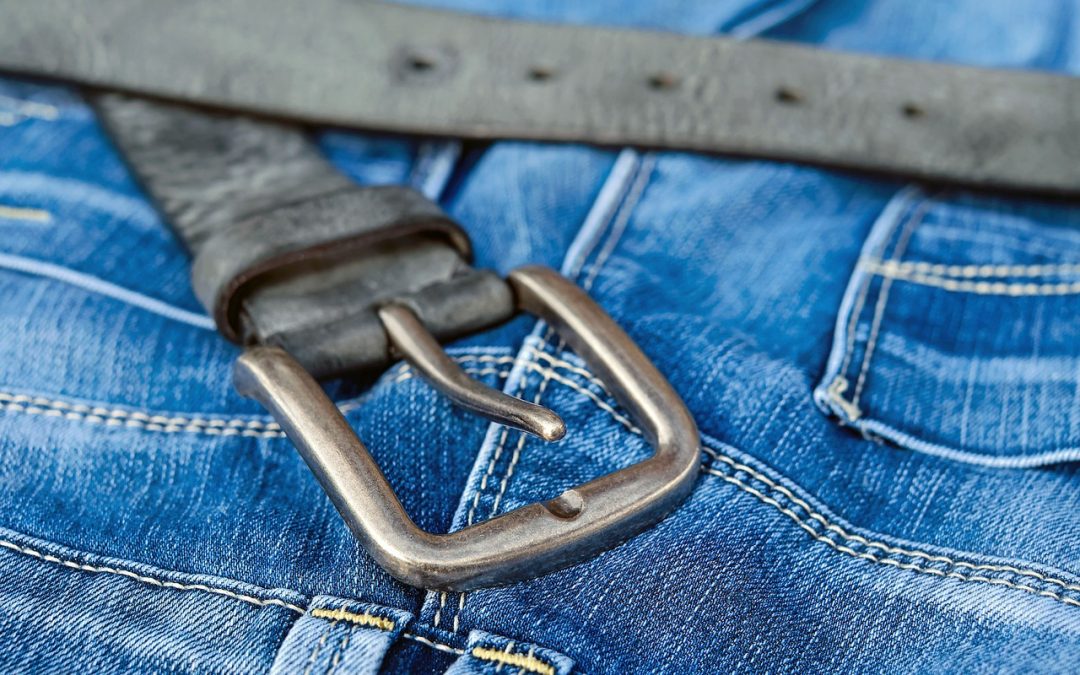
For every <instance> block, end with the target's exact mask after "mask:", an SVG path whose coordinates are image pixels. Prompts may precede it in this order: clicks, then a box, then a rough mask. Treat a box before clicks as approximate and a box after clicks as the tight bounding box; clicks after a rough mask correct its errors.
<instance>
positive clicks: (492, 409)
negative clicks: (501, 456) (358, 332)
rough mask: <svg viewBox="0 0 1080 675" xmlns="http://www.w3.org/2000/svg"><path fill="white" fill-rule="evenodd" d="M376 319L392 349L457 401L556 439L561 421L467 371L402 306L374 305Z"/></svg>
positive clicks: (560, 432) (560, 434)
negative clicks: (470, 374) (475, 378)
mask: <svg viewBox="0 0 1080 675" xmlns="http://www.w3.org/2000/svg"><path fill="white" fill-rule="evenodd" d="M379 319H380V320H381V321H382V325H383V328H385V329H386V334H387V336H389V338H390V344H391V345H393V347H394V349H395V350H397V351H398V352H400V353H401V355H402V356H404V357H405V360H406V361H408V362H409V365H411V366H412V367H413V368H414V369H415V370H416V372H418V373H420V375H421V376H422V377H423V378H424V379H426V380H427V381H428V382H429V383H430V384H431V386H433V387H434V388H435V389H437V390H438V391H440V392H442V394H443V395H445V396H446V397H447V398H449V399H450V400H451V401H453V402H454V403H456V404H457V405H459V406H461V407H462V408H464V409H466V410H469V411H471V412H474V413H476V414H478V415H481V416H482V417H486V418H487V419H489V420H491V421H493V422H498V423H499V424H505V425H506V426H508V427H513V428H514V429H519V430H521V431H527V432H528V433H530V434H533V435H534V436H539V437H540V438H542V439H544V440H545V441H557V440H559V439H560V438H562V437H563V436H564V435H565V434H566V423H565V422H563V420H562V418H561V417H559V416H558V415H557V414H555V413H554V412H552V411H551V410H550V409H548V408H545V407H544V406H541V405H537V404H535V403H529V402H528V401H522V400H521V399H520V398H516V397H514V396H510V395H509V394H504V393H503V392H501V391H498V390H495V389H492V388H491V387H488V386H486V385H483V384H481V383H479V382H477V381H476V380H474V379H472V378H471V377H469V376H468V375H466V374H465V371H464V370H462V369H461V367H460V366H458V364H456V363H454V360H453V359H451V358H450V357H449V356H447V355H446V352H444V351H443V349H442V346H440V345H439V342H438V340H436V339H435V336H433V335H432V334H431V333H430V332H428V330H427V328H425V327H424V324H423V322H421V321H420V318H419V317H418V316H416V314H415V313H414V312H413V311H412V310H411V309H409V308H408V307H407V306H405V305H401V304H396V303H391V304H388V305H384V306H382V307H380V308H379Z"/></svg>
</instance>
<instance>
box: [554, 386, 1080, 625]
mask: <svg viewBox="0 0 1080 675" xmlns="http://www.w3.org/2000/svg"><path fill="white" fill-rule="evenodd" d="M551 376H552V378H551V379H553V380H556V381H558V382H559V383H560V384H563V385H565V386H567V387H569V388H570V389H573V390H575V391H577V392H578V393H580V394H582V395H584V396H586V397H587V398H589V399H591V400H592V401H593V402H594V403H596V404H597V405H598V406H599V407H601V408H602V409H603V410H604V411H605V412H607V413H608V414H609V415H611V417H612V418H613V419H614V420H615V421H616V422H619V423H620V424H622V425H623V426H624V427H626V428H627V429H628V430H629V431H631V432H633V433H635V434H638V435H640V434H641V430H640V429H638V428H637V427H636V426H634V425H633V423H632V422H630V420H629V419H627V418H626V417H625V416H623V415H620V414H618V412H616V411H615V409H614V408H613V407H612V406H610V405H608V404H607V403H604V402H601V401H599V400H598V399H597V397H596V394H594V393H593V392H591V391H589V390H588V389H585V388H584V387H582V386H581V385H580V384H578V383H576V382H574V381H572V380H567V379H565V378H562V377H559V376H558V375H557V374H555V373H551ZM702 449H703V450H704V451H705V452H706V453H707V454H708V455H710V456H711V457H713V458H714V459H717V460H719V461H721V462H724V463H725V464H728V465H729V466H731V467H732V468H734V469H736V470H738V471H743V472H745V473H747V474H750V475H751V476H752V477H754V478H755V479H757V480H759V481H761V482H762V483H765V484H766V485H768V486H769V487H770V488H771V489H774V490H776V491H777V492H779V493H781V494H783V495H784V496H785V497H786V498H788V499H789V500H791V501H792V502H793V503H794V504H796V505H797V506H798V507H799V508H801V509H803V510H804V511H806V513H807V517H808V518H810V519H812V520H816V521H817V522H819V523H821V525H822V526H823V527H824V528H825V529H826V530H829V531H832V532H835V533H837V534H838V535H840V536H841V537H843V538H844V539H846V540H848V541H851V542H855V543H858V544H861V545H863V546H866V547H868V548H875V549H878V550H880V551H882V552H884V553H892V554H896V555H906V556H911V557H913V558H920V559H922V560H925V561H927V562H941V563H945V564H947V565H951V566H953V567H960V568H964V569H969V570H973V571H974V570H982V571H988V572H1003V573H1011V574H1017V575H1021V576H1026V577H1031V578H1034V579H1038V580H1039V581H1042V582H1044V583H1048V584H1053V585H1055V586H1059V587H1061V588H1062V589H1064V590H1070V591H1078V592H1080V584H1072V583H1069V582H1066V581H1064V580H1062V579H1057V578H1055V577H1051V576H1047V575H1045V574H1042V573H1040V572H1037V571H1035V570H1027V569H1022V568H1019V567H1015V566H1012V565H996V564H989V563H984V564H977V563H970V562H966V561H963V560H955V559H953V558H949V557H947V556H943V555H933V554H929V553H925V552H923V551H916V550H912V549H905V548H900V547H897V546H891V545H889V544H885V543H883V542H879V541H874V540H871V539H867V538H866V537H863V536H861V535H858V534H854V533H850V532H848V531H847V530H845V529H844V528H842V527H840V526H839V525H836V524H834V523H832V522H830V521H829V520H828V519H827V518H825V516H823V515H821V514H820V513H818V512H816V511H815V510H814V509H813V508H812V507H811V506H810V505H809V504H808V503H807V502H806V501H805V500H803V499H801V498H800V497H798V496H797V495H795V494H794V493H793V492H792V491H791V490H789V489H788V488H786V487H784V486H783V485H780V484H779V483H776V482H775V481H773V480H772V479H771V478H769V477H768V476H767V475H765V474H763V473H761V472H760V471H757V470H756V469H754V468H753V467H751V466H748V465H746V464H742V463H740V462H738V461H736V460H735V459H733V458H731V457H729V456H727V455H724V454H722V453H721V452H720V451H719V450H715V449H713V448H709V447H705V446H703V448H702ZM705 471H706V472H707V473H708V472H710V470H709V469H705ZM815 534H816V531H815ZM860 557H865V556H860ZM880 560H887V559H884V558H883V559H880ZM880 560H879V561H880ZM885 564H890V563H885ZM905 569H906V568H905ZM927 569H930V568H927ZM934 572H936V570H931V572H929V573H934ZM942 575H943V576H949V575H946V574H945V573H942ZM954 578H958V577H954ZM971 580H974V581H980V580H981V578H980V577H972V578H971ZM1021 588H1026V587H1023V586H1021ZM1048 597H1052V596H1048ZM1070 604H1073V603H1070ZM1078 606H1080V603H1078Z"/></svg>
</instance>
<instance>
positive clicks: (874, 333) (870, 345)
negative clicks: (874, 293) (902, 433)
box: [851, 199, 932, 409]
mask: <svg viewBox="0 0 1080 675" xmlns="http://www.w3.org/2000/svg"><path fill="white" fill-rule="evenodd" d="M931 204H932V202H931V200H930V199H927V200H925V201H923V203H922V204H920V205H919V208H918V209H917V210H916V211H915V212H913V213H912V214H911V217H910V218H909V220H908V222H907V224H906V225H905V226H904V230H903V232H901V233H900V239H899V240H898V241H897V242H896V248H894V249H893V252H892V256H891V259H892V260H896V261H899V260H900V259H901V258H902V257H903V256H904V253H905V252H906V251H907V247H908V244H909V243H910V242H911V238H912V236H913V235H914V234H915V230H916V229H917V228H918V227H919V225H921V224H922V221H923V218H925V217H926V214H927V212H928V211H929V210H930V206H931ZM892 281H893V280H892V279H888V278H886V279H885V281H883V282H882V284H881V291H880V292H879V294H878V300H877V304H876V305H875V307H874V318H873V321H872V323H871V325H870V337H869V339H868V340H867V341H866V349H865V351H864V352H863V359H862V366H861V367H860V368H859V378H858V380H857V381H856V382H855V393H854V394H853V395H852V398H851V405H852V406H854V407H855V408H856V409H858V408H859V397H860V396H861V395H862V391H863V387H864V386H865V385H866V376H867V375H868V374H869V372H870V361H871V359H873V357H874V349H875V348H876V347H877V340H878V336H879V335H880V334H881V323H882V320H883V319H884V318H885V307H886V305H888V303H889V291H891V290H892Z"/></svg>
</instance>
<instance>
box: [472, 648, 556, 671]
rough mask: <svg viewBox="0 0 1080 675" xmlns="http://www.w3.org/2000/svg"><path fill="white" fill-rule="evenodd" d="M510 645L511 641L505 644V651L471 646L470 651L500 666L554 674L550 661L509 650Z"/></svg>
mask: <svg viewBox="0 0 1080 675" xmlns="http://www.w3.org/2000/svg"><path fill="white" fill-rule="evenodd" d="M512 646H513V643H510V644H509V645H507V646H506V650H505V651H504V650H501V649H492V648H491V647H473V648H472V650H471V652H470V653H471V654H472V655H473V656H474V657H476V658H478V659H480V660H481V661H490V662H491V663H497V664H499V665H501V666H512V667H514V668H520V669H521V670H524V671H526V672H529V673H537V675H555V667H554V666H552V665H551V664H550V663H548V662H547V661H543V660H541V659H538V658H536V657H535V656H533V655H532V654H531V653H529V654H522V653H521V652H513V651H510V649H511V648H512Z"/></svg>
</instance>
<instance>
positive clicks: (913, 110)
mask: <svg viewBox="0 0 1080 675" xmlns="http://www.w3.org/2000/svg"><path fill="white" fill-rule="evenodd" d="M900 110H901V112H903V113H904V117H907V118H908V119H915V118H917V117H922V116H923V115H925V114H926V111H925V110H923V108H922V106H920V105H918V104H916V103H905V104H904V105H903V107H901V108H900Z"/></svg>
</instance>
